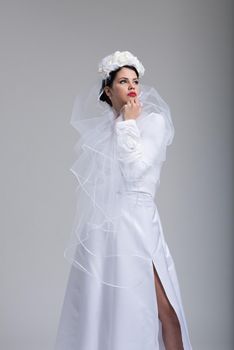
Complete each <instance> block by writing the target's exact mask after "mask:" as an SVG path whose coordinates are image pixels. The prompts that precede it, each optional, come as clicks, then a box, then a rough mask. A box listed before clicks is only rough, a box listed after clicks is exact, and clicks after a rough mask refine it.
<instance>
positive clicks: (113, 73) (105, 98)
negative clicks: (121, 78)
mask: <svg viewBox="0 0 234 350" xmlns="http://www.w3.org/2000/svg"><path fill="white" fill-rule="evenodd" d="M123 67H126V68H130V69H132V70H134V71H135V72H136V75H137V78H139V73H138V71H137V69H136V68H135V67H134V66H129V65H125V66H122V67H119V68H117V69H115V70H112V71H111V72H110V75H109V77H108V78H107V79H103V80H102V87H101V89H100V92H101V91H103V93H102V94H101V96H100V97H99V99H100V100H101V101H104V102H106V103H108V104H109V105H110V106H111V107H112V102H111V100H110V98H109V97H108V96H107V94H106V92H105V91H104V87H105V86H109V87H112V85H113V81H114V79H115V76H116V74H117V73H118V71H120V69H122V68H123Z"/></svg>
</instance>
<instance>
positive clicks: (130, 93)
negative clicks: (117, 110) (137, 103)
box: [128, 91, 136, 97]
mask: <svg viewBox="0 0 234 350" xmlns="http://www.w3.org/2000/svg"><path fill="white" fill-rule="evenodd" d="M128 96H132V97H135V96H136V93H135V92H133V91H132V92H129V94H128Z"/></svg>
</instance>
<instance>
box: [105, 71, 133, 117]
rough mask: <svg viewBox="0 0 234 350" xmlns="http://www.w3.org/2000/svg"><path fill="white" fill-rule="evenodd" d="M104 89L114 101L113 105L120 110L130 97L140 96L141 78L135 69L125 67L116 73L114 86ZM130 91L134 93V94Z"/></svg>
mask: <svg viewBox="0 0 234 350" xmlns="http://www.w3.org/2000/svg"><path fill="white" fill-rule="evenodd" d="M104 89H105V92H106V94H107V95H108V97H109V98H110V100H111V102H112V107H113V108H114V109H115V110H116V111H117V112H119V111H120V109H121V108H122V107H123V105H124V104H126V103H127V102H128V101H129V100H130V99H134V98H138V96H139V93H140V86H139V78H137V75H136V72H135V71H134V70H133V69H130V68H127V67H123V68H121V69H120V70H119V71H118V73H117V74H116V76H115V79H114V81H113V85H112V87H109V86H106V87H105V88H104ZM129 93H132V96H131V95H129ZM134 93H135V95H134Z"/></svg>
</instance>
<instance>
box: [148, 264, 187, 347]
mask: <svg viewBox="0 0 234 350" xmlns="http://www.w3.org/2000/svg"><path fill="white" fill-rule="evenodd" d="M153 269H154V282H155V289H156V296H157V304H158V317H159V319H160V321H161V322H162V336H163V341H164V344H165V347H166V350H184V347H183V342H182V335H181V329H180V323H179V320H178V317H177V315H176V312H175V310H174V308H173V307H172V305H171V303H170V302H169V300H168V298H167V295H166V293H165V291H164V288H163V285H162V283H161V281H160V278H159V276H158V273H157V271H156V270H155V267H154V264H153Z"/></svg>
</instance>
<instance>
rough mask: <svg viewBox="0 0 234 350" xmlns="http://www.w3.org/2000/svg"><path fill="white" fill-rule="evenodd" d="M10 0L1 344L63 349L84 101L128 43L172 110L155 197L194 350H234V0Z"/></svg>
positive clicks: (4, 51) (11, 349)
mask: <svg viewBox="0 0 234 350" xmlns="http://www.w3.org/2000/svg"><path fill="white" fill-rule="evenodd" d="M0 4H1V11H0V13H1V15H0V16H1V18H0V29H1V30H0V36H1V43H0V45H1V46H0V48H1V79H0V83H1V103H0V112H1V138H0V139H1V147H0V149H1V154H2V156H1V187H2V188H1V245H0V254H1V264H0V273H1V299H0V303H1V304H0V310H1V312H0V318H1V325H0V332H1V334H0V337H1V340H0V348H1V349H4V350H15V349H17V350H21V349H24V350H28V349H30V350H39V349H40V350H50V349H52V347H53V343H54V338H55V334H56V329H57V325H58V320H59V315H60V310H61V306H62V301H63V297H64V293H65V287H66V282H67V277H68V272H69V268H70V266H69V264H68V263H67V262H66V260H65V259H64V257H63V250H64V247H65V245H66V242H67V239H68V237H69V235H70V230H71V227H72V220H73V215H74V211H75V194H74V191H75V187H76V179H75V178H74V176H73V175H72V173H70V171H69V168H70V166H71V164H72V163H73V161H74V157H75V154H74V153H73V147H74V145H75V142H76V140H77V134H76V131H75V130H74V129H72V127H71V126H70V124H69V120H70V114H71V109H72V104H73V100H74V97H75V95H76V94H77V93H78V92H79V91H80V90H81V89H82V86H83V85H87V84H88V83H89V82H92V80H93V79H94V78H95V77H96V76H97V73H96V71H97V64H98V62H99V61H100V59H101V58H103V57H104V56H106V55H107V54H110V53H112V52H114V51H115V50H120V51H122V50H129V51H131V52H132V53H133V54H134V55H136V56H137V57H138V58H139V59H140V60H141V61H142V62H143V64H144V66H145V68H146V72H145V76H144V77H143V80H142V82H145V83H147V84H152V85H154V86H155V87H156V88H157V90H158V91H159V93H160V94H161V96H162V97H163V98H164V99H165V100H166V101H167V102H168V104H169V105H170V107H171V111H172V118H173V122H174V126H175V138H174V142H173V144H172V145H171V146H170V148H168V155H167V162H166V163H165V164H164V167H163V169H162V173H161V186H160V188H159V190H158V198H157V202H158V208H159V212H160V215H161V219H162V224H163V228H164V234H165V236H166V239H167V242H168V245H169V247H170V250H171V253H172V255H173V257H174V261H175V264H176V267H177V273H178V278H179V281H180V287H181V293H182V298H183V302H184V308H185V313H186V316H187V322H188V326H189V331H190V335H191V341H192V345H193V348H194V350H211V349H212V350H221V349H222V350H231V349H232V348H233V339H232V327H233V321H234V320H233V315H232V313H233V297H232V295H233V276H232V264H233V258H232V248H233V246H232V243H233V237H232V217H231V214H232V210H233V201H232V178H233V173H232V154H231V144H232V142H233V138H232V136H233V120H232V117H233V115H232V110H233V106H232V93H233V90H232V87H233V85H232V74H233V66H232V60H233V50H232V47H231V39H232V22H231V21H232V2H231V1H228V0H223V1H222V2H221V1H218V0H213V1H211V0H196V1H191V0H190V1H183V0H173V1H172V0H171V1H168V0H162V1H132V0H128V1H122V0H120V1H114V2H112V1H106V0H105V1H99V2H95V1H86V2H85V4H84V3H82V2H78V1H71V0H66V1H65V0H58V1H51V0H48V1H44V0H43V1H32V0H31V1H29V0H28V1H11V0H9V1H1V3H0ZM90 350H91V349H90Z"/></svg>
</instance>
